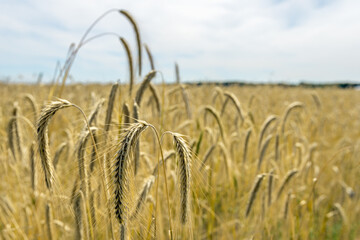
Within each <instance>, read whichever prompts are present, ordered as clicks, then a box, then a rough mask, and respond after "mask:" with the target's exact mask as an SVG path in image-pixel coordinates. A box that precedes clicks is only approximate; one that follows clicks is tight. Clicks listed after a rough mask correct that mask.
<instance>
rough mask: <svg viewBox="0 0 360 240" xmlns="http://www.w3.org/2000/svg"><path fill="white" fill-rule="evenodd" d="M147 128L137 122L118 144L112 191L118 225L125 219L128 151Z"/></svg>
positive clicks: (143, 123)
mask: <svg viewBox="0 0 360 240" xmlns="http://www.w3.org/2000/svg"><path fill="white" fill-rule="evenodd" d="M147 127H148V124H147V123H145V122H143V121H139V122H137V123H133V124H131V125H130V126H129V128H128V129H127V130H126V132H125V135H124V137H123V139H122V140H121V142H120V147H119V151H118V152H117V156H116V158H115V164H114V165H115V170H114V177H115V187H114V188H115V191H114V203H115V215H116V218H117V219H118V221H119V223H120V224H124V223H125V221H126V219H127V215H128V212H127V204H125V198H126V195H127V192H128V188H129V185H128V179H127V178H128V177H127V171H128V166H129V162H130V158H129V155H130V150H131V148H132V147H134V146H135V143H136V140H137V139H138V137H139V136H140V134H141V132H143V131H144V130H145V129H146V128H147Z"/></svg>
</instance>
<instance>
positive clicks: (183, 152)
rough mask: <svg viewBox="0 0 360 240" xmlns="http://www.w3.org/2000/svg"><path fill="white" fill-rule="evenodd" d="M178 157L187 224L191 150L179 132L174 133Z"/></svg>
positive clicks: (181, 193)
mask: <svg viewBox="0 0 360 240" xmlns="http://www.w3.org/2000/svg"><path fill="white" fill-rule="evenodd" d="M172 135H173V138H174V142H175V147H176V152H177V154H178V156H179V159H178V172H179V180H180V181H179V182H180V202H181V211H180V212H181V223H182V224H185V223H187V221H188V218H189V212H190V185H191V173H190V167H191V151H190V148H189V146H188V144H187V143H186V142H185V140H184V138H183V137H182V136H181V135H180V134H178V133H172Z"/></svg>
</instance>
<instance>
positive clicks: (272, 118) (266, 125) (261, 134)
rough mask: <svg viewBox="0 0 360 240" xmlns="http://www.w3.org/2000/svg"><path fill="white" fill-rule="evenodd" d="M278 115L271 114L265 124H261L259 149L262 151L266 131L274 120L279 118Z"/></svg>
mask: <svg viewBox="0 0 360 240" xmlns="http://www.w3.org/2000/svg"><path fill="white" fill-rule="evenodd" d="M277 119H278V117H277V116H275V115H271V116H269V117H268V118H266V120H265V121H264V123H263V125H262V126H261V131H260V136H259V142H258V151H259V152H260V147H261V144H262V140H263V138H264V135H265V132H266V130H267V129H268V127H269V126H270V125H271V123H272V122H274V121H275V120H277Z"/></svg>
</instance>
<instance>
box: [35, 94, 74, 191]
mask: <svg viewBox="0 0 360 240" xmlns="http://www.w3.org/2000/svg"><path fill="white" fill-rule="evenodd" d="M70 106H72V103H70V102H69V101H67V100H64V99H59V100H57V101H53V102H51V103H50V104H48V105H46V106H45V107H44V108H43V109H42V110H41V113H40V118H39V120H38V122H37V127H36V129H37V142H38V147H39V153H40V159H41V165H42V168H43V171H44V175H45V183H46V187H47V188H48V189H49V190H52V183H53V181H54V167H53V165H52V162H51V160H50V153H49V137H48V125H49V122H50V120H51V118H52V117H53V116H54V115H55V113H56V112H57V111H58V110H60V109H63V108H67V107H70Z"/></svg>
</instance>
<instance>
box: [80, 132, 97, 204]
mask: <svg viewBox="0 0 360 240" xmlns="http://www.w3.org/2000/svg"><path fill="white" fill-rule="evenodd" d="M96 130H97V128H95V127H91V128H90V131H91V132H92V134H94V133H95V131H96ZM89 137H90V132H89V131H86V132H85V133H83V134H81V135H80V140H79V146H78V149H77V158H78V167H79V178H80V190H81V191H82V192H83V193H84V196H85V199H86V198H87V196H88V195H87V194H88V184H87V180H88V179H87V171H86V166H85V146H86V143H87V141H88V139H89Z"/></svg>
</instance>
